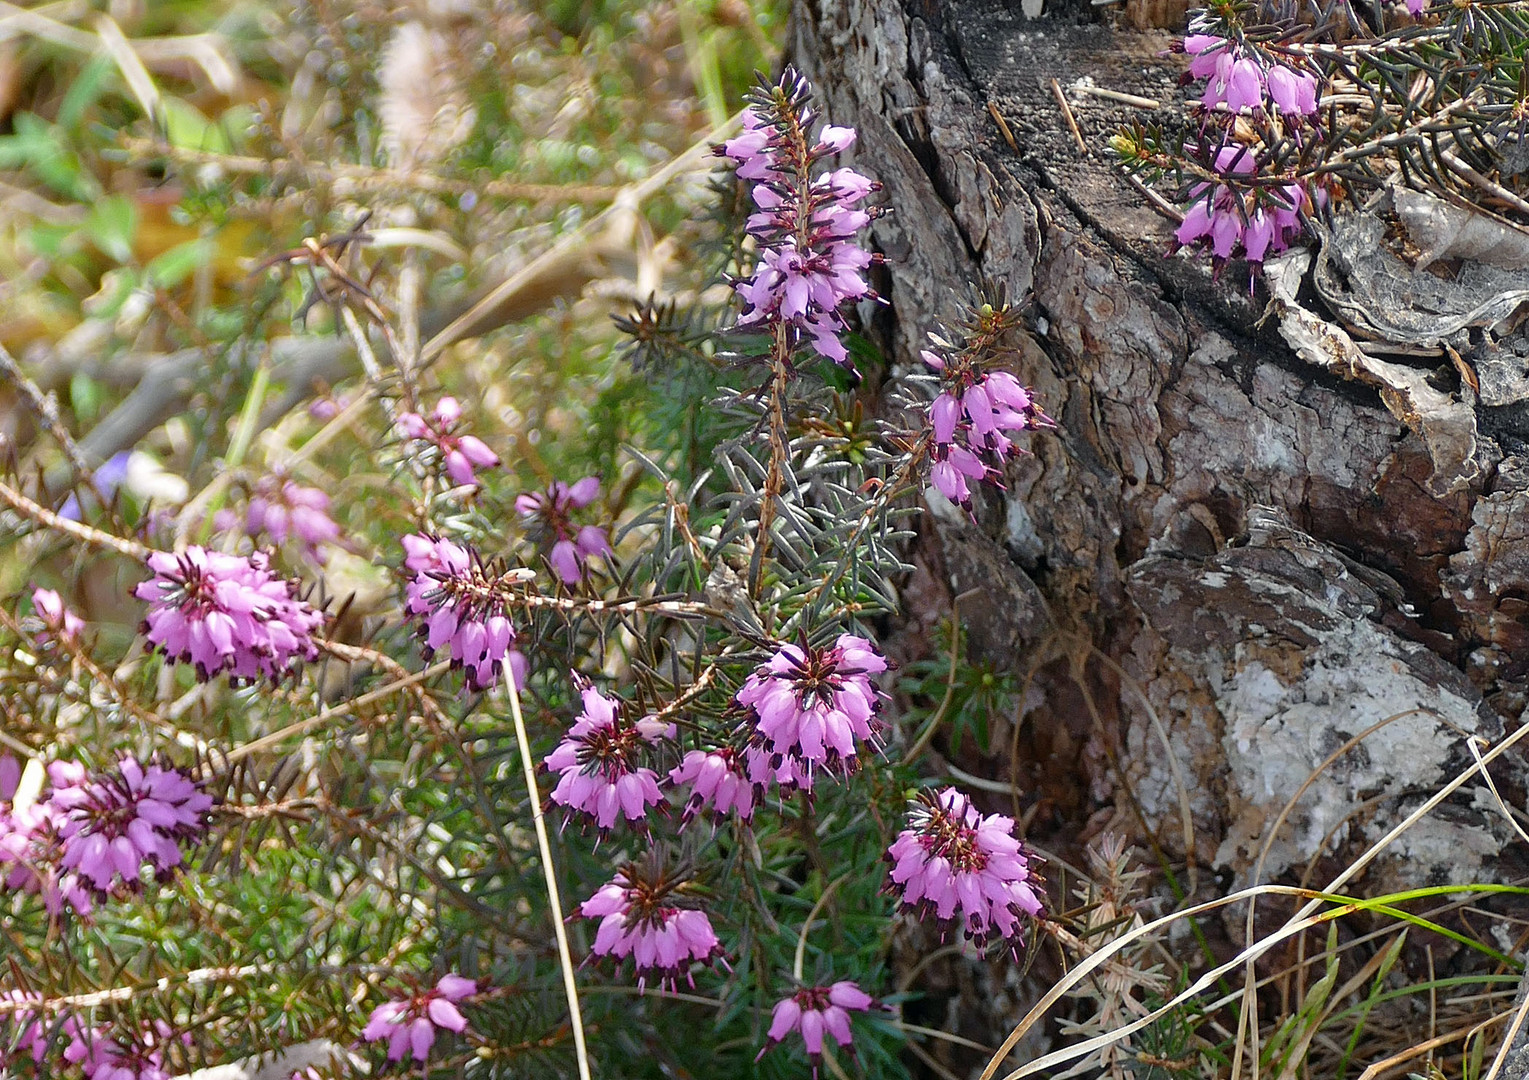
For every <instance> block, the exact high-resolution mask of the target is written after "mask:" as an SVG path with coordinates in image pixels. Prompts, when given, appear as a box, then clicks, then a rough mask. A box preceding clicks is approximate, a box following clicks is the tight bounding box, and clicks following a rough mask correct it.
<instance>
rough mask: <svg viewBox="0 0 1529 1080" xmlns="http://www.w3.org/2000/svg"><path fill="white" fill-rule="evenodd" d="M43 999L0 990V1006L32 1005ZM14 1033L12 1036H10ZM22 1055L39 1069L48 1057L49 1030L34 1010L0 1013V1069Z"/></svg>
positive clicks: (29, 994)
mask: <svg viewBox="0 0 1529 1080" xmlns="http://www.w3.org/2000/svg"><path fill="white" fill-rule="evenodd" d="M40 1001H42V995H41V994H38V993H35V992H31V991H26V990H0V1002H6V1003H8V1004H12V1005H20V1004H28V1005H30V1004H35V1003H37V1002H40ZM12 1031H14V1034H11V1032H12ZM21 1052H25V1053H27V1054H29V1055H30V1056H31V1058H32V1060H33V1061H35V1062H37V1063H38V1064H39V1065H41V1064H42V1059H43V1058H44V1057H45V1056H47V1053H48V1027H47V1024H46V1022H45V1021H44V1020H43V1019H42V1018H41V1017H39V1015H38V1012H37V1010H34V1009H17V1010H16V1011H14V1012H12V1013H10V1014H9V1015H7V1014H5V1013H0V1069H4V1068H5V1067H6V1066H7V1065H9V1064H10V1062H11V1061H12V1060H14V1055H19V1054H20V1053H21Z"/></svg>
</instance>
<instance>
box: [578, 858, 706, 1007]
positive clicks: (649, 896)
mask: <svg viewBox="0 0 1529 1080" xmlns="http://www.w3.org/2000/svg"><path fill="white" fill-rule="evenodd" d="M682 884H684V880H683V878H679V877H673V876H670V875H669V874H668V873H666V872H665V870H664V869H663V867H662V866H661V864H660V863H658V862H657V861H656V860H650V861H648V862H647V863H645V864H641V865H639V864H629V865H627V866H625V867H623V868H622V869H621V870H620V871H619V872H618V873H617V874H616V876H615V877H614V878H612V879H611V880H610V881H609V882H607V883H606V884H605V885H602V886H601V887H600V888H599V889H598V890H597V891H596V892H595V894H594V895H593V896H591V897H590V898H589V899H588V900H586V901H584V902H583V903H582V904H580V905H579V914H580V915H582V916H584V918H586V919H599V920H600V928H599V930H597V931H596V932H595V944H594V947H593V949H592V950H591V952H592V954H593V955H595V956H612V957H615V958H616V960H617V962H618V963H619V962H620V961H623V960H625V959H626V958H627V957H631V958H632V964H633V966H634V968H635V969H636V971H637V985H638V986H639V987H645V986H646V985H647V979H648V976H650V975H653V976H656V977H657V978H658V980H659V983H660V985H665V986H671V987H672V986H673V985H674V984H675V983H676V981H677V980H678V979H679V978H680V976H682V975H683V976H684V977H685V981H686V982H687V983H690V984H691V985H694V983H693V980H692V979H691V976H690V968H691V966H692V965H693V964H697V963H700V964H706V963H710V962H711V961H713V960H716V959H719V958H720V957H721V956H722V944H721V942H719V941H718V940H717V935H716V933H715V932H713V930H712V928H711V920H710V919H709V918H707V917H706V913H705V912H704V911H701V910H700V909H698V908H696V907H693V906H690V904H689V902H688V901H686V900H683V899H681V898H680V897H678V896H676V890H678V889H679V887H680V886H681V885H682Z"/></svg>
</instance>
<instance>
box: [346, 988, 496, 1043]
mask: <svg viewBox="0 0 1529 1080" xmlns="http://www.w3.org/2000/svg"><path fill="white" fill-rule="evenodd" d="M477 992H478V984H477V983H476V982H474V981H473V980H472V979H468V978H464V977H463V976H461V975H443V976H442V977H441V979H440V981H439V982H437V983H436V984H435V988H434V989H432V990H424V991H420V992H416V993H415V994H413V995H412V996H410V997H407V998H402V999H400V1000H396V1001H389V1002H386V1003H385V1004H382V1005H378V1006H377V1007H376V1008H375V1009H373V1010H372V1015H371V1018H370V1019H369V1020H367V1022H366V1027H365V1028H364V1029H363V1030H362V1032H361V1038H363V1039H365V1040H366V1041H367V1042H376V1041H378V1040H379V1039H386V1040H388V1060H389V1061H400V1060H402V1059H403V1058H405V1057H407V1056H409V1055H411V1054H412V1055H413V1056H414V1060H415V1061H424V1060H425V1059H426V1058H428V1057H429V1056H430V1048H431V1047H432V1046H434V1045H435V1032H436V1028H443V1029H444V1030H446V1031H453V1032H461V1031H463V1030H465V1029H466V1027H467V1018H466V1017H465V1016H463V1015H462V1012H461V1010H460V1009H458V1008H457V1005H456V1003H457V1002H459V1001H463V1000H466V999H467V998H470V997H472V996H473V995H474V994H476V993H477Z"/></svg>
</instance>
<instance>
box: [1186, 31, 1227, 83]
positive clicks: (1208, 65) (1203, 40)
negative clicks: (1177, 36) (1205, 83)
mask: <svg viewBox="0 0 1529 1080" xmlns="http://www.w3.org/2000/svg"><path fill="white" fill-rule="evenodd" d="M1231 49H1232V43H1231V42H1230V41H1228V40H1227V39H1226V38H1224V37H1222V36H1221V35H1219V34H1190V35H1188V36H1187V37H1185V38H1184V52H1186V53H1187V54H1188V55H1189V56H1190V57H1191V58H1192V59H1191V60H1190V61H1189V74H1190V75H1191V76H1193V77H1194V78H1196V79H1208V78H1210V77H1211V76H1212V75H1214V74H1215V73H1216V63H1217V62H1218V61H1219V60H1220V59H1221V54H1222V53H1223V52H1229V51H1231Z"/></svg>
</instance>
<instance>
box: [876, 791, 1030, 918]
mask: <svg viewBox="0 0 1529 1080" xmlns="http://www.w3.org/2000/svg"><path fill="white" fill-rule="evenodd" d="M1032 858H1033V856H1031V855H1030V854H1029V853H1028V852H1026V851H1025V849H1024V845H1023V844H1021V843H1020V842H1019V840H1017V839H1016V838H1015V837H1014V819H1013V818H1010V817H1005V816H1003V815H1002V814H988V815H986V816H984V815H983V814H981V813H979V812H978V811H977V810H976V808H975V807H973V806H972V804H971V800H970V799H969V798H967V797H966V796H965V795H963V794H962V793H961V792H959V791H957V790H956V789H955V788H945V789H944V790H943V791H940V792H938V793H937V794H933V795H931V794H929V793H927V792H926V793H921V794H920V795H919V796H918V798H917V799H916V800H915V801H914V803H913V806H912V808H911V809H910V810H909V812H908V827H907V828H906V829H904V830H903V831H902V832H900V833H899V834H898V835H897V839H896V840H895V841H894V842H893V844H892V846H891V847H890V848H889V849H888V850H887V859H888V860H889V861H890V862H891V863H892V872H891V882H892V885H893V887H894V888H895V889H896V890H897V891H898V892H900V893H901V897H902V903H903V906H904V907H906V908H909V909H911V910H914V911H916V912H918V913H919V914H920V916H927V915H930V914H933V915H934V917H935V918H936V919H938V920H940V921H941V922H942V923H948V924H952V925H955V924H959V925H960V927H961V930H962V932H963V933H964V934H965V935H966V936H967V937H968V938H970V939H971V940H972V941H974V942H975V943H976V944H977V945H978V947H985V946H986V945H988V944H989V943H990V942H993V941H1005V942H1008V943H1009V945H1010V947H1011V948H1017V947H1018V946H1019V945H1020V944H1021V943H1022V941H1023V937H1024V930H1025V921H1024V920H1025V918H1026V917H1027V916H1028V917H1030V918H1034V917H1036V916H1038V915H1039V914H1040V913H1041V896H1042V893H1041V884H1042V882H1041V879H1040V878H1039V876H1038V875H1037V874H1036V873H1035V871H1034V870H1033V869H1032V868H1031V866H1030V861H1031V859H1032Z"/></svg>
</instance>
